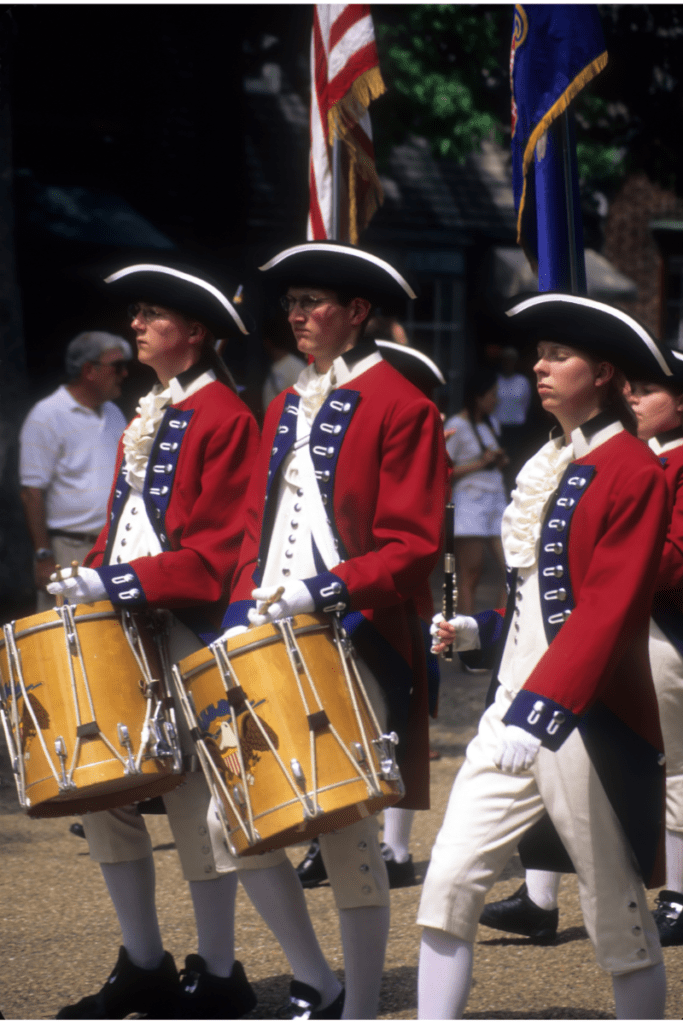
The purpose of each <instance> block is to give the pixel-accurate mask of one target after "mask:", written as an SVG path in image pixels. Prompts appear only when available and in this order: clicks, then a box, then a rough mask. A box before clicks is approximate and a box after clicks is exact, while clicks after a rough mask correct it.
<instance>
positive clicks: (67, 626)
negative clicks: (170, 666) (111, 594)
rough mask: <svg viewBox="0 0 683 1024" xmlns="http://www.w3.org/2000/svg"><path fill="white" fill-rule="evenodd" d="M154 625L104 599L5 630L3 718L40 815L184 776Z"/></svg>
mask: <svg viewBox="0 0 683 1024" xmlns="http://www.w3.org/2000/svg"><path fill="white" fill-rule="evenodd" d="M151 624H152V620H151V619H147V620H146V619H145V617H144V616H143V615H138V614H136V613H131V612H128V611H123V612H117V611H115V610H114V608H113V607H112V605H111V604H110V603H109V602H108V601H98V602H97V603H95V604H92V605H86V604H82V605H63V606H62V607H61V608H55V609H53V610H51V611H47V612H41V613H39V614H38V615H32V616H30V617H29V618H26V619H20V620H19V621H18V622H13V623H10V624H8V625H6V626H5V627H4V637H3V638H2V639H0V676H1V679H2V700H1V701H0V717H1V718H2V723H3V726H4V729H5V736H6V739H7V744H8V747H9V751H10V756H11V758H12V768H13V771H14V774H15V779H16V783H17V791H18V794H19V802H20V804H21V805H22V807H24V808H25V810H26V811H27V813H28V814H29V815H30V816H31V817H34V818H45V817H47V818H49V817H59V816H62V815H67V814H80V813H82V812H85V811H101V810H104V809H106V808H108V807H118V806H121V805H122V804H128V803H134V802H135V801H138V800H146V799H148V798H149V797H152V796H156V795H158V794H159V793H166V792H168V791H169V790H171V789H174V788H175V787H176V786H178V785H180V783H181V782H182V781H183V778H182V775H181V774H180V773H181V771H182V756H181V753H180V748H179V745H178V740H177V730H176V724H175V717H174V711H173V705H172V701H171V699H170V697H169V693H168V690H167V684H166V682H165V680H164V679H163V675H162V672H161V670H160V656H159V645H160V643H161V637H160V636H157V635H155V634H154V633H153V630H152V629H151V628H150V627H151Z"/></svg>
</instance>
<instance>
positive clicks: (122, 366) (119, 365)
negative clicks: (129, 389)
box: [92, 359, 128, 373]
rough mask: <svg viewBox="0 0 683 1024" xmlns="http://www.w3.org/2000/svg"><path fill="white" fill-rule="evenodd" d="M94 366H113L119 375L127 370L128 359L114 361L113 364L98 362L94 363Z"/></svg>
mask: <svg viewBox="0 0 683 1024" xmlns="http://www.w3.org/2000/svg"><path fill="white" fill-rule="evenodd" d="M92 365H93V366H113V368H114V369H115V370H116V372H117V373H124V372H125V370H126V368H127V366H128V360H127V359H113V360H112V361H111V363H100V362H97V363H93V364H92Z"/></svg>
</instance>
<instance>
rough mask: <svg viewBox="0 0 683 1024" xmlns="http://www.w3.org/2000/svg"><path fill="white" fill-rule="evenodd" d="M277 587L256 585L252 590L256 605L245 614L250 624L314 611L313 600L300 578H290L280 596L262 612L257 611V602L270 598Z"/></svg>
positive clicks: (258, 624)
mask: <svg viewBox="0 0 683 1024" xmlns="http://www.w3.org/2000/svg"><path fill="white" fill-rule="evenodd" d="M278 589H279V588H278V587H257V588H256V590H252V592H251V596H252V597H253V599H254V600H255V601H256V605H257V607H256V608H250V609H249V612H248V616H247V617H248V619H249V621H250V622H251V624H252V626H265V625H266V623H267V622H275V620H276V619H288V618H290V616H292V615H303V614H304V613H305V612H313V611H315V602H314V601H313V597H312V596H311V592H310V590H309V589H308V587H307V586H306V584H305V583H304V582H303V581H302V580H292V582H291V583H288V584H287V586H286V587H285V588H284V591H283V593H282V596H281V597H279V598H278V599H277V601H274V602H273V604H271V606H270V608H268V609H267V611H266V612H264V613H263V614H262V613H261V612H260V611H259V607H258V605H259V603H260V602H261V601H268V600H270V598H271V597H273V596H274V595H275V594H276V593H277V590H278Z"/></svg>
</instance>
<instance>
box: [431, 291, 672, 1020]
mask: <svg viewBox="0 0 683 1024" xmlns="http://www.w3.org/2000/svg"><path fill="white" fill-rule="evenodd" d="M508 315H510V316H512V317H514V318H516V319H517V321H518V322H519V323H520V326H521V327H522V329H526V330H527V331H528V333H529V335H530V336H531V339H533V340H537V341H538V362H537V363H536V366H535V368H534V369H535V373H536V377H537V388H538V391H539V395H540V397H541V401H542V404H543V406H544V408H545V409H546V410H547V411H548V412H551V413H552V414H553V415H554V416H555V417H556V418H557V420H558V421H559V424H560V426H561V428H562V435H563V436H560V437H558V438H557V440H551V441H549V442H548V444H546V445H545V446H544V447H543V448H542V449H541V450H540V452H538V453H537V455H535V456H534V457H533V458H532V459H530V460H529V462H528V463H527V464H526V465H525V466H524V467H523V469H522V470H521V472H520V474H519V476H518V477H517V486H516V489H515V491H514V492H513V496H512V502H511V504H510V506H508V509H507V510H506V512H505V515H504V518H503V531H502V532H503V547H504V550H505V555H506V561H507V563H508V566H509V567H510V568H511V569H512V570H513V575H512V583H511V588H510V598H509V601H508V609H507V613H506V616H505V621H504V623H503V622H502V619H501V616H499V615H498V614H497V613H488V614H486V615H483V616H477V617H475V619H468V618H464V621H458V622H457V623H456V625H457V626H458V627H460V628H458V630H457V638H456V629H455V628H454V627H453V625H452V624H450V625H449V624H444V623H441V624H438V625H437V626H436V632H437V634H438V637H439V639H440V641H441V643H442V644H445V643H447V642H448V641H450V640H453V639H454V638H456V643H457V645H458V646H462V647H463V648H464V649H467V648H474V647H479V646H480V645H481V646H486V644H487V642H489V641H490V640H491V639H492V638H493V637H494V635H495V634H496V633H498V634H500V636H501V641H502V656H501V658H500V663H499V665H498V668H497V680H498V684H499V685H498V688H497V691H496V694H495V700H494V702H493V703H492V704H491V706H490V707H489V708H488V709H487V711H486V712H485V713H484V716H483V717H482V720H481V722H480V726H479V732H478V735H477V736H476V737H475V739H474V740H473V741H472V743H471V744H470V746H469V747H468V750H467V756H466V760H465V764H464V765H463V767H462V769H461V771H460V773H459V775H458V777H457V779H456V782H455V785H454V788H453V792H452V794H451V799H450V802H449V806H448V809H447V812H446V817H445V819H444V823H443V825H442V828H441V831H440V833H439V836H438V837H437V840H436V843H435V846H434V849H433V851H432V860H431V864H430V868H429V872H428V875H427V879H426V881H425V887H424V890H423V895H422V902H421V905H420V913H419V917H418V920H419V922H420V923H421V924H423V925H424V926H425V932H424V935H423V942H422V950H421V959H420V975H419V1012H420V1015H421V1016H422V1017H431V1018H451V1017H454V1016H460V1015H462V1012H463V1010H464V1007H465V1004H466V1001H467V995H468V991H469V985H470V980H471V971H472V941H473V939H474V936H475V934H476V930H477V925H478V921H479V916H480V914H481V911H482V908H483V903H484V899H485V896H486V892H487V891H488V889H489V888H490V886H491V885H492V884H493V883H494V882H495V880H496V878H497V877H498V875H499V874H500V871H501V870H502V869H503V867H504V865H505V863H506V862H507V860H508V857H509V856H510V854H511V853H512V852H513V850H514V849H515V847H516V846H517V844H518V842H519V840H520V838H521V837H522V836H523V835H524V834H525V832H526V831H527V830H528V829H529V828H530V827H531V826H532V825H533V824H534V823H535V822H537V821H538V820H540V819H541V817H542V815H543V813H544V809H547V811H548V814H549V815H550V818H551V820H552V822H553V824H554V826H555V828H556V829H557V832H558V833H559V835H560V837H561V839H562V841H563V843H564V845H565V847H566V849H567V851H568V852H569V854H570V856H571V858H572V860H573V862H574V864H575V866H576V869H577V874H578V880H579V891H580V896H581V904H582V909H583V913H584V920H585V923H586V928H587V930H588V933H589V935H590V937H591V939H592V941H593V944H594V946H595V949H596V954H597V957H598V960H599V962H600V963H601V965H602V966H603V967H604V968H605V969H606V970H608V971H609V972H610V973H611V974H612V977H613V986H614V993H615V1000H616V1005H617V1016H618V1017H655V1018H656V1017H661V1016H662V1014H663V1010H664V997H665V978H664V969H663V965H662V957H661V949H660V946H659V941H658V937H657V931H656V928H655V926H654V922H653V921H652V917H651V915H650V913H649V911H648V909H647V903H646V900H645V892H644V888H643V883H642V880H643V879H645V881H646V882H648V883H649V882H651V881H654V880H656V879H657V876H658V874H659V870H660V868H661V853H662V843H661V838H662V837H661V809H662V794H663V770H664V769H663V760H664V759H663V754H662V738H661V732H660V728H659V720H658V713H657V704H656V698H655V694H654V688H653V685H652V677H651V674H650V669H649V664H648V653H647V634H648V622H649V611H650V604H651V600H652V595H653V593H654V588H655V583H656V578H657V570H658V566H659V561H660V557H661V551H662V545H663V542H664V536H665V530H666V520H667V497H666V485H665V481H664V475H663V472H662V469H661V466H660V465H659V464H658V460H657V459H656V458H655V457H654V456H653V454H652V453H651V452H649V451H648V450H647V448H646V447H645V446H643V445H642V443H641V442H639V441H637V440H636V439H635V438H634V437H633V436H632V435H631V434H630V433H629V432H628V431H627V430H626V429H624V426H623V424H622V422H621V417H622V416H623V404H622V405H621V406H620V405H619V403H620V401H621V398H620V396H621V382H619V381H617V376H618V374H617V371H616V369H615V367H617V366H618V367H621V368H623V369H625V370H626V369H628V370H629V371H632V369H633V368H634V367H637V368H640V370H641V375H642V372H652V370H653V368H654V369H655V370H657V371H658V372H660V373H662V372H663V373H670V370H669V368H668V366H667V364H666V361H665V360H664V358H663V356H662V355H661V353H660V352H659V350H658V348H657V346H656V345H655V343H654V342H653V340H652V338H651V337H650V336H649V335H648V334H647V332H646V331H645V330H644V329H643V328H642V327H641V326H640V325H639V324H637V322H636V321H634V320H633V319H632V318H631V317H628V316H627V315H626V314H624V313H622V312H621V311H619V310H615V309H613V308H612V307H610V306H607V305H605V304H604V303H599V302H595V301H593V300H591V299H584V298H580V297H578V296H564V295H555V294H550V293H546V294H544V295H539V296H536V297H534V298H532V299H528V300H526V301H524V302H521V303H519V304H518V305H516V306H515V307H514V308H513V309H512V310H511V311H510V313H509V314H508ZM577 345H580V348H578V347H577ZM615 382H616V383H615ZM475 620H476V621H475ZM437 976H438V978H439V983H438V984H437V981H436V979H437Z"/></svg>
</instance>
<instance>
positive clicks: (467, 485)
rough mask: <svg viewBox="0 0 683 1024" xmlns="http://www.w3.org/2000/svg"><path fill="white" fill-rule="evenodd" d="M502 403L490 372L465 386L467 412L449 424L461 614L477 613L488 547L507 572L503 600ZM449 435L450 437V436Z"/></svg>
mask: <svg viewBox="0 0 683 1024" xmlns="http://www.w3.org/2000/svg"><path fill="white" fill-rule="evenodd" d="M496 401H497V386H496V375H495V373H494V372H493V370H488V369H485V368H482V369H479V370H477V371H475V373H473V374H472V375H471V376H470V377H469V379H468V380H467V382H466V384H465V402H464V408H463V410H462V412H460V413H458V415H457V416H452V417H451V418H450V419H449V420H448V421H447V423H446V427H445V429H446V437H447V440H446V448H447V449H448V454H449V455H450V457H451V460H452V462H453V465H454V468H453V472H452V476H451V480H452V482H453V494H452V499H451V500H452V501H453V504H454V506H455V512H454V515H455V530H454V534H455V557H456V562H457V573H458V611H459V612H460V613H461V614H462V615H471V614H472V613H473V612H474V610H475V609H474V597H475V592H476V589H477V585H478V583H479V579H480V577H481V573H482V569H483V565H484V549H485V547H488V549H489V551H490V553H491V555H492V556H493V558H494V559H495V562H496V565H498V566H499V568H500V572H501V595H500V601H499V602H497V603H500V604H504V603H505V591H504V588H503V581H504V579H505V559H504V557H503V547H502V544H501V540H500V523H501V519H502V516H503V512H504V511H505V506H506V505H507V498H506V496H505V484H504V482H503V474H502V472H501V470H502V468H503V467H504V466H505V465H506V464H507V456H506V455H505V452H504V451H503V450H502V448H501V447H500V442H499V433H500V428H499V427H498V424H497V423H496V422H495V420H494V419H493V418H492V416H491V413H492V412H493V409H494V408H495V405H496ZM449 432H452V433H450V436H449Z"/></svg>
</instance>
